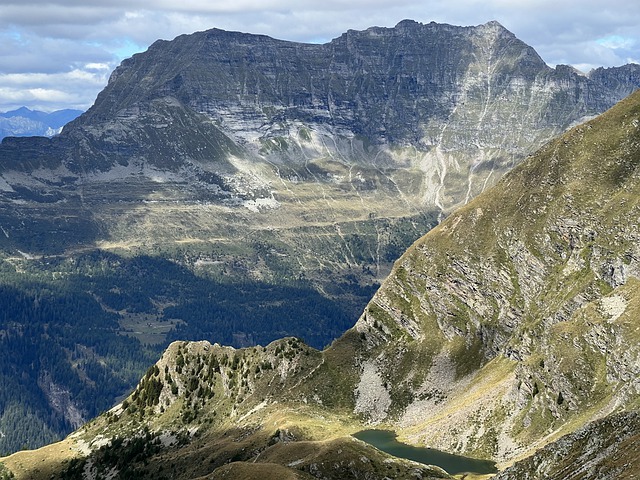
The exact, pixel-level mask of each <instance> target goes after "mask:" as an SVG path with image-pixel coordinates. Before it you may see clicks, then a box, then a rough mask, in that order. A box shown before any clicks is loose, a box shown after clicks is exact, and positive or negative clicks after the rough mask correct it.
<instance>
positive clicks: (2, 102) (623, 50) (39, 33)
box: [0, 0, 640, 112]
mask: <svg viewBox="0 0 640 480" xmlns="http://www.w3.org/2000/svg"><path fill="white" fill-rule="evenodd" d="M107 5H108V6H107ZM405 18H410V19H413V20H416V21H419V22H422V23H428V22H431V21H435V22H441V23H449V24H453V25H479V24H482V23H486V22H487V21H490V20H498V21H499V22H500V23H501V24H502V25H504V26H505V27H506V28H507V29H509V30H510V31H512V32H513V33H514V34H515V35H516V36H517V37H519V38H520V39H521V40H523V41H525V42H526V43H528V44H529V45H531V46H533V47H534V48H535V49H536V50H537V51H538V53H539V54H540V55H541V56H542V58H543V59H544V60H545V61H546V62H547V63H548V64H549V65H551V66H555V65H556V64H559V63H563V64H569V65H573V66H575V67H577V68H578V69H580V70H582V71H588V70H590V69H591V68H593V67H597V66H605V67H611V66H619V65H623V64H625V63H629V62H635V63H639V62H640V2H638V1H637V0H429V1H405V0H349V1H342V0H306V1H304V2H299V1H296V0H109V1H107V2H106V1H104V0H0V112H3V111H7V110H11V109H14V108H17V107H20V106H23V105H24V106H27V107H29V108H32V109H39V110H45V111H52V110H56V109H60V108H80V109H87V108H88V107H90V106H91V105H92V103H93V101H94V100H95V97H96V95H97V94H98V92H99V91H100V90H101V89H102V88H103V87H104V86H105V85H106V83H107V80H108V78H109V74H110V73H111V71H112V70H113V69H114V68H115V67H116V66H117V65H118V64H119V63H120V61H121V60H122V59H123V58H126V57H129V56H131V55H132V54H133V53H136V52H141V51H144V50H146V48H147V47H148V46H149V45H150V44H151V43H153V42H154V41H155V40H157V39H159V38H162V39H167V40H170V39H172V38H174V37H176V36H177V35H180V34H182V33H192V32H195V31H199V30H206V29H209V28H213V27H216V28H222V29H226V30H238V31H243V32H249V33H261V34H266V35H270V36H272V37H275V38H280V39H284V40H293V41H301V42H315V43H318V42H321V43H324V42H327V41H329V40H331V39H332V38H335V37H337V36H339V35H340V34H341V33H342V32H344V31H346V30H348V29H356V30H362V29H365V28H368V27H370V26H373V25H376V26H385V27H392V26H394V25H395V24H396V23H398V22H399V21H400V20H403V19H405Z"/></svg>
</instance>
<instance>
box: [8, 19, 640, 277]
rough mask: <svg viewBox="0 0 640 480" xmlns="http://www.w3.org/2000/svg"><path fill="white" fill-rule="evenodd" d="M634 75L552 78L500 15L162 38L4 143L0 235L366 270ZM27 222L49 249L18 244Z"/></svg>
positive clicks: (376, 269)
mask: <svg viewBox="0 0 640 480" xmlns="http://www.w3.org/2000/svg"><path fill="white" fill-rule="evenodd" d="M639 72H640V67H638V66H637V65H627V66H625V67H620V68H618V69H599V70H596V71H594V72H592V73H591V74H590V75H581V74H579V73H578V72H576V71H575V70H573V69H572V68H570V67H566V66H559V67H558V68H556V69H552V68H550V67H548V66H547V65H546V64H545V63H544V62H543V60H542V59H541V58H540V57H539V56H538V55H537V53H536V52H535V51H534V50H533V49H532V48H531V47H529V46H527V45H526V44H524V43H523V42H522V41H520V40H518V39H517V38H516V37H515V36H514V35H513V34H512V33H510V32H509V31H507V30H506V29H504V28H503V27H502V26H501V25H499V24H498V23H496V22H490V23H487V24H485V25H480V26H477V27H456V26H451V25H440V24H436V23H429V24H420V23H417V22H414V21H410V20H406V21H403V22H400V23H399V24H398V25H396V26H395V27H394V28H379V27H373V28H370V29H367V30H364V31H351V30H350V31H348V32H346V33H344V34H343V35H341V36H340V37H338V38H336V39H334V40H332V41H331V42H328V43H326V44H323V45H315V44H300V43H292V42H286V41H281V40H275V39H272V38H269V37H265V36H259V35H250V34H244V33H237V32H226V31H221V30H216V29H213V30H209V31H205V32H198V33H194V34H191V35H182V36H180V37H178V38H176V39H174V40H173V41H158V42H156V43H154V44H153V45H151V46H150V47H149V49H148V50H147V51H146V52H144V53H141V54H136V55H134V56H133V57H132V58H130V59H127V60H125V61H124V62H123V63H122V64H121V65H120V66H119V67H118V68H117V69H116V70H115V71H114V72H113V75H112V77H111V79H110V81H109V84H108V85H107V87H106V88H105V89H104V91H102V92H101V93H100V94H99V96H98V98H97V100H96V102H95V105H94V106H93V107H92V108H91V109H90V110H89V111H88V112H86V113H85V114H83V115H82V116H81V117H79V118H78V119H76V120H75V121H74V122H72V123H70V124H69V125H67V126H66V127H65V129H64V131H63V133H62V134H61V135H60V136H58V137H56V138H54V139H51V140H45V139H38V140H36V139H27V140H24V139H22V140H19V139H8V140H7V141H5V142H4V143H3V144H2V145H1V146H0V200H1V205H0V206H1V207H2V208H1V209H0V223H1V224H2V225H3V228H4V230H5V235H4V236H2V235H0V242H2V245H3V246H6V247H7V248H9V249H14V250H15V249H21V250H22V251H25V250H35V251H38V250H40V251H46V250H55V251H56V253H59V251H60V250H64V249H65V248H68V247H69V246H81V247H86V246H87V245H90V246H98V247H104V248H113V247H117V248H120V247H124V248H136V249H142V250H143V251H149V250H150V249H154V248H155V249H161V250H165V251H166V250H171V249H180V248H183V246H184V245H185V244H190V245H194V244H198V245H200V246H202V247H203V248H202V249H201V250H203V251H204V252H205V258H204V262H205V264H206V265H223V266H224V271H234V270H235V271H241V272H242V275H243V276H244V275H246V272H247V271H249V272H250V274H251V275H252V276H254V277H255V278H265V279H273V278H277V277H279V276H282V275H286V276H287V278H298V277H300V276H303V277H306V278H312V279H313V281H315V282H319V283H323V282H324V281H325V279H324V278H323V277H326V274H319V271H320V270H322V269H324V268H325V267H327V268H328V269H329V270H330V271H332V272H347V273H345V275H346V274H352V273H351V272H349V271H350V270H351V271H353V270H356V271H359V272H360V271H364V272H372V276H373V277H375V278H378V279H379V278H382V277H383V276H384V275H385V274H386V273H387V272H388V271H389V268H390V265H391V261H393V260H394V259H395V258H397V256H398V255H399V254H400V253H401V252H402V251H403V250H404V249H405V248H406V247H407V246H408V245H409V244H410V242H411V241H413V240H415V239H416V238H418V237H419V236H420V235H422V234H423V233H425V232H426V231H428V230H429V229H430V228H431V227H432V226H433V225H434V223H435V222H436V220H437V219H438V218H440V219H441V218H443V215H442V214H443V212H450V211H452V209H453V208H454V207H456V206H460V205H462V204H464V203H466V202H468V201H469V200H470V199H472V198H473V197H474V196H475V195H477V194H478V193H480V192H481V191H483V190H485V189H486V188H487V187H488V186H490V185H492V184H493V183H495V181H497V179H498V178H500V177H501V176H502V174H504V173H505V172H506V171H507V170H509V169H510V168H512V167H513V166H514V165H515V164H517V163H519V162H520V161H521V160H522V159H523V158H524V157H525V156H526V155H527V154H529V153H531V152H533V151H535V149H537V148H538V147H539V146H540V145H542V144H543V143H544V142H546V141H547V140H548V139H550V138H552V137H553V136H555V135H557V134H559V133H561V132H562V131H564V130H565V129H566V128H567V127H569V126H571V125H573V124H576V123H577V122H579V121H580V120H582V119H584V118H587V117H590V116H594V115H596V114H598V113H600V112H602V111H604V110H605V109H606V108H609V107H610V106H612V105H613V104H614V103H615V102H617V101H618V100H620V99H621V98H623V97H624V96H626V95H627V94H628V93H630V92H631V91H633V90H634V89H635V88H637V87H638V86H639V85H640V73H639ZM18 217H21V218H22V219H23V220H22V221H21V222H16V221H15V219H16V218H18ZM56 218H63V219H64V222H57V223H55V222H54V223H53V224H52V220H51V219H56ZM34 230H43V231H47V232H50V233H51V234H49V235H48V236H47V238H49V239H59V240H58V241H56V242H57V243H56V242H53V243H55V245H53V243H52V242H49V243H48V244H47V243H46V242H43V241H40V242H39V243H38V242H36V245H34V238H39V237H34V235H32V232H33V231H34ZM247 232H251V238H252V239H255V241H257V242H260V244H261V245H266V247H265V249H266V251H272V250H274V251H275V252H276V253H277V255H279V259H280V260H279V262H278V265H274V262H273V258H267V256H266V255H264V254H263V253H261V251H260V249H257V248H256V246H255V245H254V243H252V242H248V241H247V238H248V236H247V235H246V233H247ZM62 239H63V240H62ZM218 240H222V242H220V241H218ZM212 242H215V243H216V245H217V246H220V245H223V246H222V247H221V248H222V250H223V252H222V254H221V256H220V258H215V259H212V258H209V257H208V256H207V255H208V254H207V248H208V246H210V245H211V244H212ZM227 244H230V245H231V246H224V245H227ZM52 245H53V246H52ZM238 246H239V247H240V250H242V253H241V254H240V255H238V248H236V247H238ZM209 250H210V248H209ZM318 251H322V252H324V253H323V254H322V255H320V254H318V253H316V252H318ZM238 264H240V265H241V268H237V265H238ZM255 265H261V266H260V268H259V269H257V270H256V269H255ZM283 265H284V266H283ZM211 268H213V267H211ZM222 269H223V267H221V271H222ZM282 270H284V273H283V271H282ZM218 273H219V272H218ZM358 275H359V276H361V275H360V274H358ZM365 276H366V275H365ZM334 280H335V279H332V280H331V281H334ZM370 281H371V278H367V279H365V283H367V282H369V283H370Z"/></svg>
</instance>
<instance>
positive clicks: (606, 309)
mask: <svg viewBox="0 0 640 480" xmlns="http://www.w3.org/2000/svg"><path fill="white" fill-rule="evenodd" d="M639 168H640V93H636V94H634V95H632V96H630V97H629V98H628V99H626V100H625V101H623V102H621V103H620V104H619V105H617V106H616V107H615V108H613V109H611V110H610V111H608V112H607V113H605V114H603V115H602V116H600V117H598V118H597V119H595V120H593V121H591V122H588V123H585V124H583V125H580V126H577V127H575V128H574V129H572V130H571V131H569V132H568V133H567V134H565V135H563V136H561V137H560V138H558V139H557V140H554V141H552V142H551V143H549V144H548V145H546V146H545V147H544V148H543V149H541V150H540V151H538V152H537V153H536V154H535V155H533V156H532V157H531V158H529V159H528V160H527V161H526V162H525V163H524V164H522V165H521V166H519V167H517V168H516V169H514V170H513V171H512V172H510V173H509V174H508V175H507V176H506V177H505V178H504V179H503V180H501V181H500V182H499V183H498V184H497V185H496V186H495V187H494V188H492V189H491V190H490V191H488V192H486V193H485V194H483V195H481V196H479V197H478V198H476V199H474V200H473V201H472V202H470V203H469V204H468V205H467V206H465V207H463V208H462V209H460V210H457V211H456V212H454V213H453V214H452V215H450V216H449V217H448V218H447V219H446V220H445V221H444V222H443V223H442V224H441V225H440V226H438V227H437V228H435V229H434V230H432V231H431V232H429V233H428V234H427V235H426V236H425V237H423V238H422V239H421V240H419V241H418V242H416V244H415V245H414V246H412V248H411V249H409V250H408V251H407V253H406V254H405V255H404V256H403V257H402V258H401V259H400V260H399V261H398V262H396V264H395V266H394V269H393V271H392V273H391V275H390V277H389V278H388V279H387V280H386V281H385V283H384V284H383V286H382V288H381V289H380V291H379V292H378V293H377V294H376V296H375V297H374V299H373V300H372V302H371V303H370V304H369V306H368V307H367V309H366V311H365V312H364V314H363V315H362V317H361V318H360V320H359V321H358V323H357V324H356V325H355V327H354V328H353V329H351V330H350V331H348V332H347V333H346V334H345V335H344V336H343V337H341V338H340V339H339V340H337V341H336V342H335V343H334V344H333V345H332V346H331V347H330V348H328V349H326V350H325V351H322V352H319V351H316V350H313V349H310V348H309V347H307V346H305V345H304V344H303V343H302V342H300V341H299V340H297V339H284V340H281V341H277V342H275V343H273V344H271V345H269V346H267V347H254V348H251V349H244V350H234V349H231V348H229V347H220V346H218V345H213V346H212V345H210V344H209V343H207V342H202V343H176V344H174V345H172V346H171V348H170V349H169V350H168V351H167V352H166V353H165V355H164V356H163V358H162V359H161V360H160V362H159V363H158V364H157V365H156V366H155V367H153V368H152V369H151V370H150V371H149V372H148V374H147V375H146V376H145V378H144V379H143V381H142V382H141V383H140V385H139V386H138V388H137V389H136V391H135V392H134V393H133V395H132V396H131V397H130V398H129V399H128V400H127V401H126V402H125V403H123V404H121V405H118V406H117V407H115V408H114V409H112V410H111V411H110V412H109V413H107V414H106V415H104V416H102V417H101V418H99V419H97V420H96V421H95V422H93V423H92V424H89V425H87V426H86V427H84V428H83V429H81V430H79V431H78V432H77V433H75V434H74V435H72V436H71V437H70V438H69V439H67V440H66V443H65V444H63V445H62V446H61V447H55V446H52V447H51V448H52V449H55V448H62V450H63V451H65V452H71V453H67V455H72V456H73V455H74V454H73V450H71V451H70V450H69V448H68V447H69V446H71V447H72V448H73V449H81V452H83V453H82V454H79V455H80V456H79V458H80V459H79V460H74V461H71V463H67V464H59V463H58V464H57V466H56V467H55V468H54V469H53V470H48V471H47V472H45V473H44V474H43V475H45V474H46V475H47V477H46V478H49V476H48V475H50V474H51V473H52V472H53V473H54V477H55V475H58V476H60V475H61V474H60V473H58V474H56V473H55V471H58V472H60V471H61V470H60V469H62V470H64V471H65V472H66V475H68V476H71V478H81V472H82V471H84V472H91V471H94V472H95V473H100V472H108V473H105V474H109V475H114V474H116V473H118V472H122V471H123V468H125V466H124V465H122V464H118V463H117V458H118V457H117V456H115V455H120V454H122V455H124V454H131V452H130V449H131V448H133V446H136V445H137V447H136V448H137V450H135V451H136V452H142V453H140V454H139V456H137V457H133V458H134V461H133V462H131V463H129V464H127V465H128V467H130V468H133V469H138V470H135V471H136V475H138V476H139V477H140V478H143V477H144V475H151V476H154V477H156V478H157V477H158V476H159V475H161V474H162V473H161V472H163V471H164V472H166V470H165V469H167V468H173V467H171V466H172V465H173V466H174V467H175V468H174V470H172V472H173V474H175V475H176V476H178V478H192V477H195V476H197V475H209V474H211V475H213V477H214V478H215V476H216V475H222V473H223V472H228V471H234V469H237V470H235V471H236V472H243V474H246V475H247V476H248V477H249V478H251V477H252V476H253V477H254V478H255V476H256V475H258V473H256V470H251V468H252V467H251V466H250V465H249V464H254V465H255V464H261V465H262V462H265V465H264V470H262V473H261V474H260V475H262V476H263V477H265V476H267V477H268V475H272V476H273V478H277V476H278V475H280V474H284V472H283V471H280V470H278V471H277V472H276V471H271V470H268V469H269V468H272V467H273V464H275V465H279V467H285V468H287V469H289V470H287V473H288V474H289V475H297V474H298V473H300V474H301V475H306V474H310V475H312V476H317V475H320V476H323V477H326V478H362V477H363V476H365V475H368V476H367V478H382V476H389V474H390V472H389V471H387V470H385V468H386V467H388V466H389V465H391V464H390V463H389V462H392V460H390V459H387V460H383V459H382V458H380V457H377V458H372V455H373V453H372V451H371V450H370V449H368V447H365V446H363V445H362V444H360V443H358V442H355V441H353V440H347V439H346V437H345V435H347V434H349V433H351V432H353V431H355V430H357V429H359V428H362V426H363V425H365V424H369V425H370V424H377V425H382V426H387V427H390V428H393V429H395V430H396V431H398V433H399V434H400V435H401V437H402V438H404V439H405V440H408V441H411V442H414V443H417V444H426V445H429V446H434V447H438V448H442V449H446V450H450V451H456V452H461V453H466V454H470V455H474V456H480V457H490V458H493V459H495V460H497V461H499V462H501V465H502V466H503V467H509V465H510V464H511V463H512V462H514V461H516V460H519V459H521V458H523V457H526V456H528V455H531V454H532V453H534V452H535V451H536V450H538V449H540V450H538V451H537V452H535V454H534V456H533V457H531V458H529V459H525V460H522V461H521V462H518V463H516V464H515V465H513V466H512V467H509V468H506V469H505V470H504V471H503V472H502V473H500V476H499V478H505V479H506V478H574V477H575V478H633V476H634V475H637V474H638V470H637V469H638V464H637V462H635V461H634V460H633V458H637V453H638V452H637V449H638V443H637V441H636V440H635V439H637V435H638V433H639V431H638V422H637V410H638V407H639V406H640V384H638V378H640V375H639V373H640V372H638V368H639V365H640V361H639V360H640V349H639V347H638V346H639V345H640V342H639V341H638V340H639V338H638V318H639V317H638V312H639V311H640V303H639V302H638V299H639V298H640V295H639V293H640V292H639V289H640V281H639V276H638V258H640V257H639V252H638V248H639V245H640V243H639V242H638V236H639V234H640V232H639V230H638V228H639V227H638V223H637V219H638V218H639V217H638V212H639V210H640V200H639V199H640V195H639V194H640V170H639ZM563 435H564V436H563ZM115 438H120V439H123V438H124V439H127V440H125V441H124V443H123V442H122V441H121V440H114V439H115ZM136 439H141V440H136ZM136 442H142V443H141V445H142V446H140V445H139V444H138V443H136ZM309 442H310V443H309ZM318 442H320V443H318ZM551 442H555V443H551ZM101 445H102V446H104V448H101V447H100V446H101ZM320 445H322V446H323V448H319V447H320ZM346 445H351V446H353V448H354V449H356V452H358V453H356V457H355V458H354V457H353V456H352V455H351V453H345V452H346V450H345V449H346V448H347V447H346ZM545 445H547V447H545ZM127 446H129V447H127ZM143 447H144V448H143ZM543 447H544V448H543ZM128 448H129V449H128ZM140 449H142V450H140ZM285 451H288V452H289V453H288V454H287V453H285ZM90 452H93V453H90ZM110 452H111V453H110ZM327 452H331V453H327ZM621 452H622V453H626V454H627V455H626V456H623V455H621ZM44 454H45V451H44V450H43V451H42V452H41V453H38V452H36V453H35V454H34V455H35V457H34V458H35V460H34V461H35V462H36V463H38V459H39V458H40V457H39V455H44ZM324 454H328V455H330V457H331V460H329V461H328V463H326V462H325V461H324V460H322V461H321V460H320V459H319V458H320V457H321V456H322V455H324ZM25 455H26V454H17V455H16V456H14V457H12V458H9V459H6V460H5V464H6V465H7V466H8V467H9V468H11V469H14V471H15V472H16V474H19V475H22V474H24V475H27V476H28V475H29V471H28V470H25V469H24V465H25V463H26V459H27V458H29V457H28V456H25ZM85 455H89V456H88V457H85ZM376 455H380V454H376ZM634 455H635V456H634ZM363 458H364V460H363ZM196 459H197V461H194V460H196ZM203 459H206V461H204V462H203ZM207 462H208V464H207ZM225 462H230V463H228V464H227V465H225V466H223V464H225ZM20 464H22V465H23V467H20V466H19V465H20ZM54 465H56V464H55V462H54ZM585 465H587V466H589V468H590V469H585ZM128 467H127V468H128ZM279 467H278V468H279ZM591 467H592V468H591ZM273 468H276V467H273ZM391 468H396V469H397V470H396V471H397V472H398V478H401V477H402V476H404V475H413V474H414V473H415V471H414V470H411V469H415V468H417V467H415V465H405V464H402V462H401V464H398V465H396V464H393V466H392V467H391ZM406 468H408V469H409V470H405V469H406ZM101 469H102V470H101ZM220 469H222V470H220ZM74 472H75V473H74ZM421 474H425V475H431V476H434V477H438V475H444V474H443V473H442V472H440V473H438V472H437V471H431V472H426V471H425V472H422V473H421ZM73 475H76V476H75V477H74V476H73ZM78 475H79V476H78ZM585 475H586V476H585ZM594 475H595V476H594ZM34 478H35V477H34Z"/></svg>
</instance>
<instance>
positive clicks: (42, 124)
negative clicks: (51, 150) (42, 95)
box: [0, 107, 82, 140]
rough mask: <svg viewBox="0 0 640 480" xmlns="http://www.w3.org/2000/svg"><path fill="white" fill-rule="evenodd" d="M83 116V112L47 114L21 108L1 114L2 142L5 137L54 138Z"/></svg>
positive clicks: (0, 136) (59, 111) (70, 111)
mask: <svg viewBox="0 0 640 480" xmlns="http://www.w3.org/2000/svg"><path fill="white" fill-rule="evenodd" d="M81 114H82V110H72V109H64V110H56V111H55V112H51V113H47V112H41V111H39V110H30V109H28V108H27V107H20V108H18V109H17V110H11V111H9V112H4V113H0V140H2V139H3V138H4V137H33V136H39V137H52V136H54V135H57V134H58V133H60V131H61V130H62V127H63V126H64V125H66V124H67V123H69V122H70V121H71V120H73V119H75V118H77V117H78V116H79V115H81Z"/></svg>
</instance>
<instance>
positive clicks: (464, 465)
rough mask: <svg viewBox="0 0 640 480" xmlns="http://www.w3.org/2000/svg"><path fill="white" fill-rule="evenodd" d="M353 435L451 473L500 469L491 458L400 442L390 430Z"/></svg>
mask: <svg viewBox="0 0 640 480" xmlns="http://www.w3.org/2000/svg"><path fill="white" fill-rule="evenodd" d="M353 436H354V437H355V438H357V439H358V440H362V441H363V442H366V443H368V444H369V445H373V446H374V447H376V448H377V449H378V450H382V451H383V452H385V453H388V454H390V455H393V456H395V457H400V458H405V459H407V460H413V461H414V462H419V463H424V464H426V465H435V466H438V467H440V468H442V469H444V470H445V471H446V472H447V473H449V474H450V475H458V474H462V473H474V474H479V475H485V474H490V473H497V471H498V469H497V468H496V464H495V462H492V461H490V460H478V459H475V458H469V457H463V456H460V455H453V454H450V453H446V452H442V451H440V450H435V449H433V448H422V447H414V446H412V445H407V444H405V443H401V442H398V441H397V440H396V434H395V433H394V432H392V431H390V430H375V429H373V430H361V431H360V432H357V433H355V434H353Z"/></svg>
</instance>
